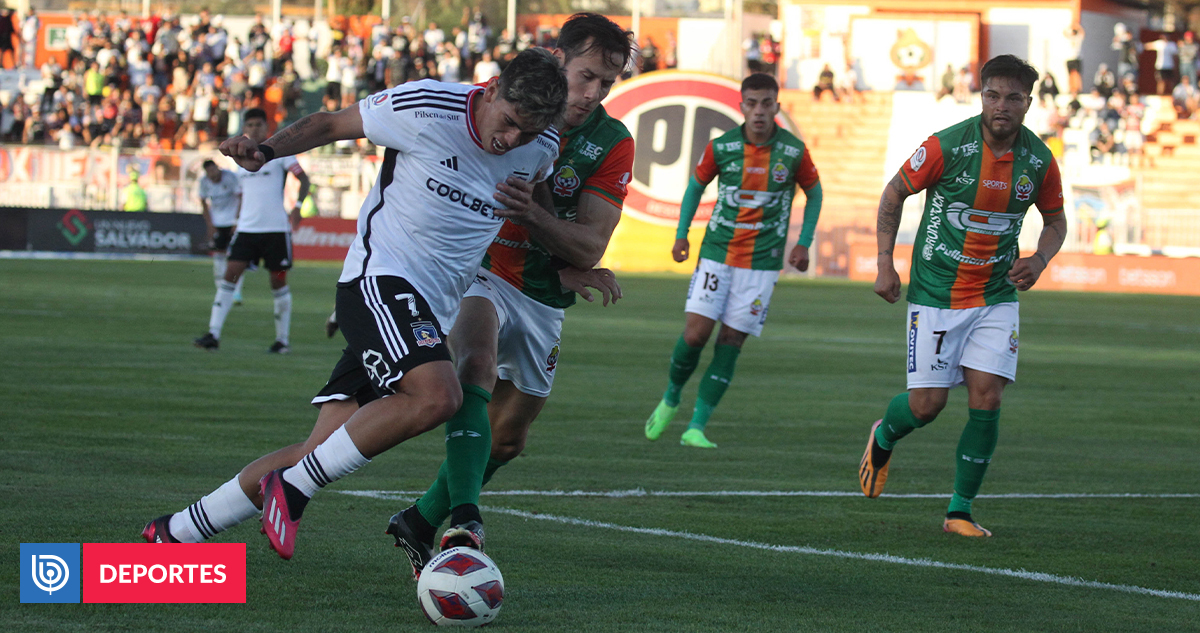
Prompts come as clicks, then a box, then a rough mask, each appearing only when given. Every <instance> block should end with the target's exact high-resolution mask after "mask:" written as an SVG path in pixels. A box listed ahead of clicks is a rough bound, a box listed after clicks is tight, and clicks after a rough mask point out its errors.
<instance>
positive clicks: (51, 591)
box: [21, 543, 79, 602]
mask: <svg viewBox="0 0 1200 633" xmlns="http://www.w3.org/2000/svg"><path fill="white" fill-rule="evenodd" d="M21 602H79V543H21Z"/></svg>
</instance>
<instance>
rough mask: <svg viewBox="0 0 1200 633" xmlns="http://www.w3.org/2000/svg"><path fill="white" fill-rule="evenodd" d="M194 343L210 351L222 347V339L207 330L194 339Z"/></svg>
mask: <svg viewBox="0 0 1200 633" xmlns="http://www.w3.org/2000/svg"><path fill="white" fill-rule="evenodd" d="M192 344H193V345H195V346H196V347H199V348H200V349H206V350H208V351H210V352H215V351H217V350H218V349H219V348H220V347H221V341H219V340H217V337H215V336H213V335H212V332H205V333H204V336H201V337H200V338H198V339H196V340H194V341H192Z"/></svg>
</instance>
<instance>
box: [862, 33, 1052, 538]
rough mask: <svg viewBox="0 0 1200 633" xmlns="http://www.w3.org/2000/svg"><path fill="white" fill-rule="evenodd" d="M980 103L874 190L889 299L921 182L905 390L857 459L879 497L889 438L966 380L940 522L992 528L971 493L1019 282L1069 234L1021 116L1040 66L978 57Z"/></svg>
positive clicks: (980, 467)
mask: <svg viewBox="0 0 1200 633" xmlns="http://www.w3.org/2000/svg"><path fill="white" fill-rule="evenodd" d="M981 76H982V79H983V112H982V113H981V114H980V115H979V116H976V117H972V118H970V119H967V120H966V121H963V122H962V123H959V124H957V125H953V126H951V127H948V128H946V129H944V130H942V131H940V132H938V133H936V134H934V135H933V136H931V137H929V139H928V140H927V141H925V142H924V143H923V144H922V145H921V146H920V147H919V148H917V151H916V152H915V153H914V154H913V155H912V158H910V159H909V160H908V162H906V163H905V164H904V165H903V166H902V167H901V169H900V171H899V172H898V173H897V174H896V176H895V177H893V178H892V181H891V182H890V183H888V186H887V188H886V189H884V192H883V197H882V198H881V199H880V201H879V222H878V231H877V236H876V239H877V241H878V244H879V275H878V277H877V278H876V280H875V293H876V294H878V295H879V296H881V297H883V298H884V299H885V300H887V302H888V303H895V302H896V301H897V300H898V299H899V298H900V276H899V275H898V274H897V273H896V266H895V264H894V262H893V259H892V251H893V249H894V247H895V243H896V232H897V229H898V228H899V226H900V214H901V210H902V209H903V205H904V200H905V198H907V197H908V196H910V195H912V194H914V193H916V192H918V191H922V190H924V191H925V215H924V216H923V217H922V219H921V225H920V228H919V229H918V231H917V237H916V243H915V244H914V245H913V261H912V273H911V275H910V279H909V285H908V310H907V311H906V313H905V314H906V315H907V317H906V323H907V324H908V337H907V345H908V392H907V393H902V394H900V395H898V396H896V397H895V398H893V399H892V401H891V403H890V404H889V405H888V408H887V413H886V414H885V415H884V417H883V419H881V420H879V421H877V422H875V425H874V426H872V427H871V434H870V436H869V437H868V439H867V448H866V451H865V452H864V453H863V458H862V462H861V463H860V466H859V483H860V484H861V486H862V491H863V494H865V495H867V496H868V497H878V496H879V495H880V493H882V492H883V486H884V483H885V482H886V481H887V473H888V464H889V463H890V459H891V454H892V449H893V448H894V447H895V444H896V442H897V441H898V440H899V439H900V438H902V437H904V436H906V435H908V434H909V433H911V432H912V431H913V430H914V429H917V428H920V427H922V426H925V425H926V424H929V423H930V422H932V421H933V420H934V418H936V417H937V415H938V413H940V412H941V411H942V409H943V408H945V406H946V398H947V395H948V392H949V390H950V388H952V387H955V386H957V385H960V384H964V383H965V384H966V386H967V407H968V408H969V411H968V417H967V426H966V428H964V429H963V432H962V437H961V439H960V440H959V443H958V450H957V451H956V452H955V464H956V465H957V466H956V468H957V473H956V475H955V478H954V495H953V496H952V497H951V499H950V507H949V508H948V509H947V512H946V518H945V520H944V521H943V523H942V528H943V529H944V530H945V531H946V532H952V533H955V534H962V535H964V536H991V535H992V533H991V532H990V531H988V530H986V529H984V528H983V527H980V525H979V524H978V523H976V522H975V520H974V519H973V518H972V515H971V502H972V500H973V499H974V498H975V495H976V494H978V492H979V487H980V484H981V483H982V482H983V476H984V474H985V473H986V472H987V467H988V464H989V463H991V460H992V454H993V452H994V451H995V449H996V439H997V437H998V433H999V421H1000V399H1001V396H1002V395H1003V393H1004V387H1005V385H1007V384H1008V383H1010V382H1013V381H1014V380H1015V379H1016V376H1017V347H1018V344H1019V342H1020V335H1019V332H1020V319H1019V316H1018V310H1017V291H1024V290H1028V289H1030V288H1032V287H1033V285H1034V284H1035V283H1037V280H1038V277H1039V276H1040V275H1041V274H1042V272H1043V271H1044V270H1045V269H1046V266H1047V265H1048V263H1049V261H1050V259H1051V258H1052V257H1054V255H1055V254H1056V253H1058V249H1059V248H1061V247H1062V244H1063V240H1064V239H1065V238H1066V235H1067V223H1066V219H1065V217H1064V215H1063V198H1062V182H1061V181H1060V178H1059V172H1058V164H1057V163H1056V162H1055V161H1054V157H1053V156H1052V155H1051V154H1050V150H1049V149H1048V148H1047V147H1046V145H1045V144H1044V143H1042V141H1041V140H1040V139H1038V137H1037V136H1036V135H1035V134H1034V133H1033V132H1031V131H1029V129H1028V128H1026V127H1024V126H1023V125H1022V122H1023V121H1024V119H1025V113H1026V112H1027V111H1028V109H1029V104H1030V103H1031V97H1030V93H1031V92H1032V91H1033V82H1034V81H1036V80H1037V78H1038V72H1037V70H1035V69H1034V68H1033V67H1032V66H1030V65H1029V64H1027V63H1026V62H1025V61H1023V60H1021V59H1018V58H1017V57H1014V56H1012V55H1001V56H999V57H996V58H993V59H992V60H991V61H989V62H988V63H986V64H984V66H983V70H982V73H981ZM1035 204H1036V205H1037V208H1038V211H1040V212H1041V215H1042V232H1041V236H1040V237H1039V239H1038V246H1037V250H1036V251H1034V253H1033V255H1032V256H1030V257H1020V255H1019V253H1018V250H1017V238H1018V236H1019V235H1020V233H1021V224H1022V222H1023V221H1024V219H1025V214H1026V212H1027V211H1028V210H1029V207H1030V206H1031V205H1035Z"/></svg>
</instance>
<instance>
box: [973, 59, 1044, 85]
mask: <svg viewBox="0 0 1200 633" xmlns="http://www.w3.org/2000/svg"><path fill="white" fill-rule="evenodd" d="M1038 76H1039V75H1038V71H1037V69H1036V68H1034V67H1033V66H1030V65H1029V62H1027V61H1025V60H1023V59H1021V58H1020V57H1017V56H1016V55H997V56H996V57H993V58H991V59H989V60H988V62H987V63H986V64H984V65H983V69H982V70H980V71H979V85H980V87H983V86H986V85H987V82H988V80H989V79H991V78H992V77H1009V78H1011V79H1016V80H1017V81H1018V82H1020V84H1021V87H1022V88H1024V89H1025V94H1032V93H1033V84H1034V82H1036V81H1037V80H1038Z"/></svg>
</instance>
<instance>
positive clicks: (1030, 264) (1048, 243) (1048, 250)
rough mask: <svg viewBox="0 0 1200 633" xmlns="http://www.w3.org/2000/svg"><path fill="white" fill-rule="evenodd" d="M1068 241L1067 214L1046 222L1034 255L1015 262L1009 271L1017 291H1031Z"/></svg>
mask: <svg viewBox="0 0 1200 633" xmlns="http://www.w3.org/2000/svg"><path fill="white" fill-rule="evenodd" d="M1066 239H1067V216H1066V214H1065V213H1059V214H1058V215H1056V216H1054V217H1052V218H1050V219H1049V220H1046V223H1045V224H1044V225H1042V234H1041V235H1040V236H1039V237H1038V247H1037V250H1036V251H1034V253H1033V255H1031V256H1029V257H1023V258H1021V259H1018V260H1017V261H1015V262H1013V267H1012V268H1011V269H1010V270H1009V271H1008V280H1009V281H1010V282H1012V284H1013V285H1014V286H1016V287H1017V290H1029V289H1030V288H1032V287H1033V284H1036V283H1037V280H1038V278H1040V277H1041V276H1042V273H1043V272H1045V270H1046V267H1047V266H1049V265H1050V260H1051V259H1053V258H1054V256H1055V255H1057V254H1058V249H1060V248H1062V245H1063V242H1064V241H1065V240H1066Z"/></svg>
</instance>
